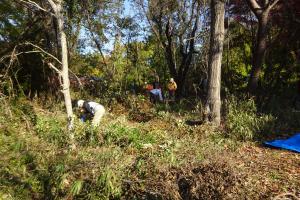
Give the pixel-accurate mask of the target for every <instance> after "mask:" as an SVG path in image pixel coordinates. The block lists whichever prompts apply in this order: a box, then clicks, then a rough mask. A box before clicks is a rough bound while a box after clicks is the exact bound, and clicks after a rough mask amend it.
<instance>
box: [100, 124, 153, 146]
mask: <svg viewBox="0 0 300 200" xmlns="http://www.w3.org/2000/svg"><path fill="white" fill-rule="evenodd" d="M104 140H105V142H106V143H107V144H116V145H118V146H121V147H128V146H132V147H135V148H138V149H140V148H141V147H142V145H143V144H148V143H151V144H152V143H155V142H156V138H155V136H153V135H150V134H146V133H142V132H141V131H140V130H139V129H138V128H131V127H128V126H124V125H120V124H118V123H116V124H112V125H111V126H109V127H108V129H107V130H106V131H105V132H104Z"/></svg>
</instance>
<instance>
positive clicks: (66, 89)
mask: <svg viewBox="0 0 300 200" xmlns="http://www.w3.org/2000/svg"><path fill="white" fill-rule="evenodd" d="M48 2H49V3H50V5H51V7H52V9H53V11H54V13H55V17H56V19H57V23H58V34H59V36H60V43H61V56H62V58H61V59H62V70H61V75H62V79H63V84H62V86H63V89H62V92H63V94H64V99H65V106H66V110H67V117H68V130H69V131H70V139H71V140H73V139H74V135H73V132H72V131H71V130H72V129H73V110H72V102H71V95H70V80H69V72H68V68H69V67H68V49H67V38H66V34H65V32H64V18H63V13H62V1H61V0H58V1H57V3H56V4H55V3H54V2H53V1H52V0H48Z"/></svg>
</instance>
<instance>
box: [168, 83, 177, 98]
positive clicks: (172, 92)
mask: <svg viewBox="0 0 300 200" xmlns="http://www.w3.org/2000/svg"><path fill="white" fill-rule="evenodd" d="M167 86H168V90H169V96H170V99H171V100H175V91H176V90H177V84H176V82H175V81H174V79H173V78H171V79H170V81H169V83H168V85H167Z"/></svg>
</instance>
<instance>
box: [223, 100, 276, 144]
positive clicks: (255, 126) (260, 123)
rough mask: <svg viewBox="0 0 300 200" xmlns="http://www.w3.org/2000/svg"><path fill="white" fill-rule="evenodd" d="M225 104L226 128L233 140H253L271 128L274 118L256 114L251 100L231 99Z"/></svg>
mask: <svg viewBox="0 0 300 200" xmlns="http://www.w3.org/2000/svg"><path fill="white" fill-rule="evenodd" d="M225 104H226V105H225V107H226V109H227V113H226V114H227V115H226V128H227V130H228V134H229V137H231V138H233V139H237V140H243V141H246V140H253V139H254V138H257V137H259V136H260V135H261V134H262V133H263V132H264V131H267V130H270V129H271V128H272V127H273V122H274V120H275V119H274V117H273V116H272V115H267V114H259V113H257V108H256V105H255V102H254V100H253V99H246V100H238V99H237V98H236V97H231V98H229V99H228V100H227V101H226V103H225Z"/></svg>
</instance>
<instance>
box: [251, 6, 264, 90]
mask: <svg viewBox="0 0 300 200" xmlns="http://www.w3.org/2000/svg"><path fill="white" fill-rule="evenodd" d="M268 16H269V12H264V13H263V14H261V16H260V17H258V21H259V23H258V30H257V36H256V45H255V49H254V55H253V60H252V69H251V74H250V79H249V82H248V87H249V91H250V92H252V93H253V92H254V91H255V90H256V89H257V86H258V81H259V76H260V73H261V70H262V66H263V63H264V56H265V52H266V49H267V25H268Z"/></svg>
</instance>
